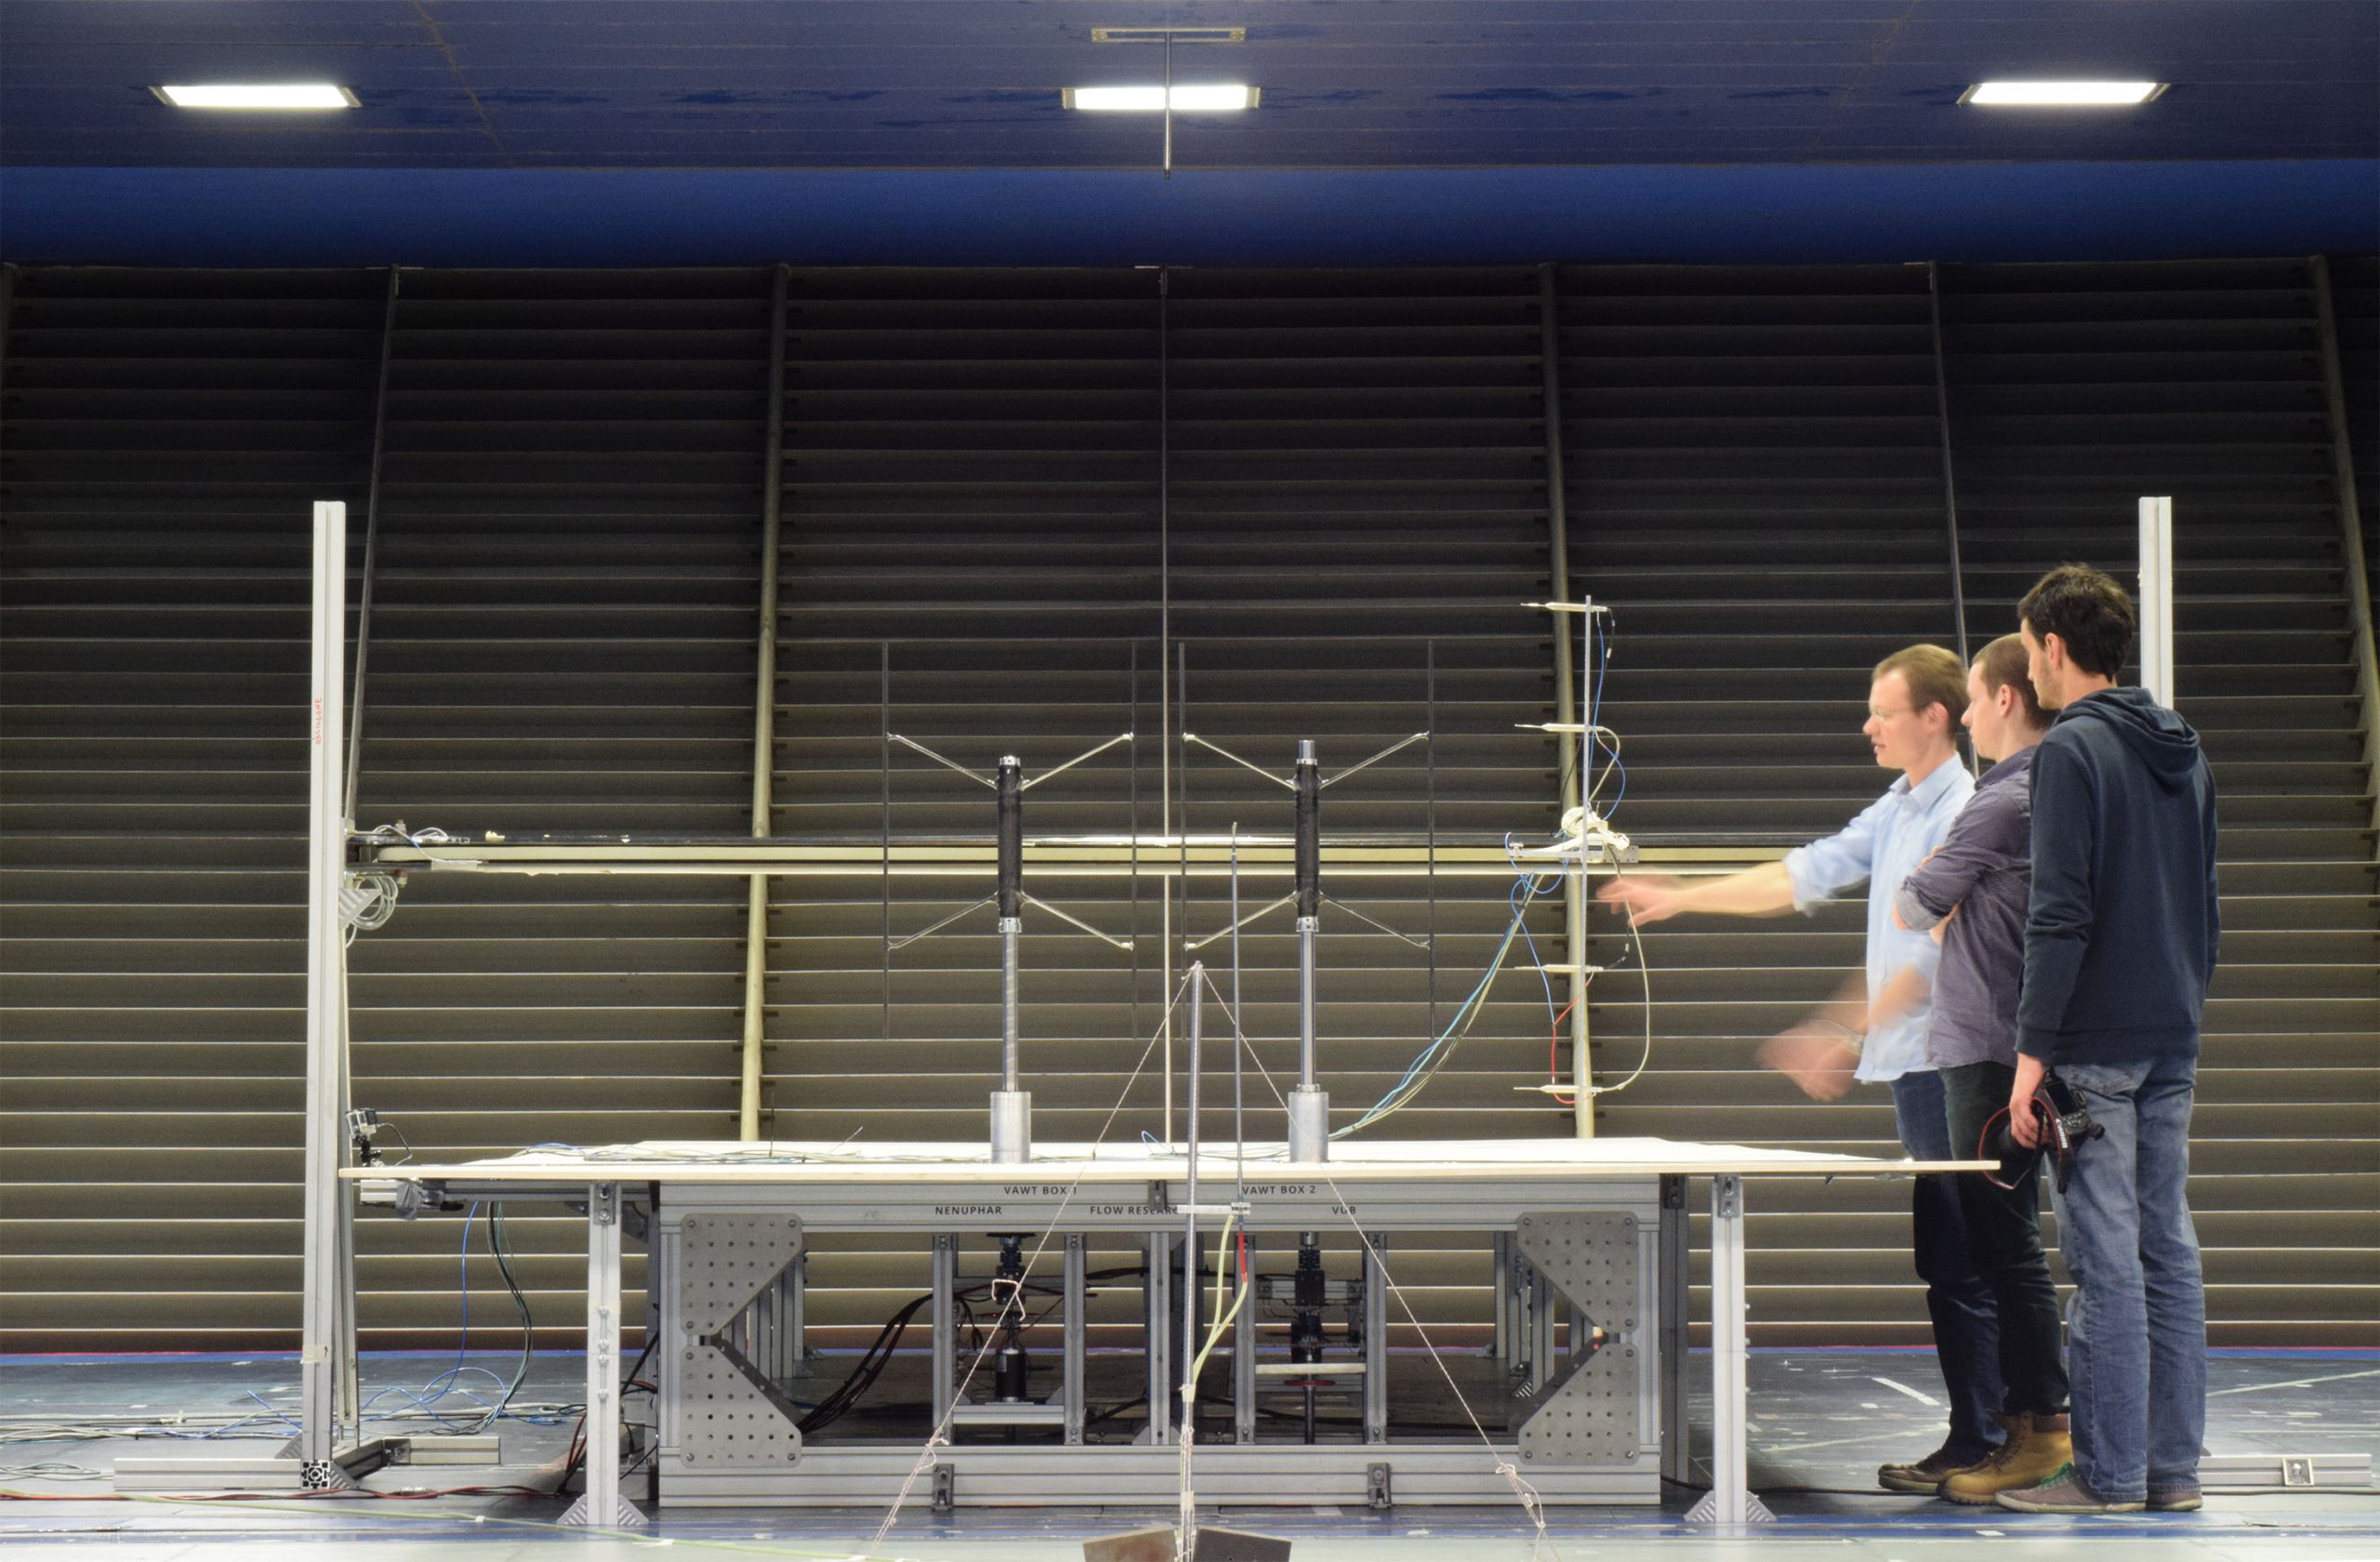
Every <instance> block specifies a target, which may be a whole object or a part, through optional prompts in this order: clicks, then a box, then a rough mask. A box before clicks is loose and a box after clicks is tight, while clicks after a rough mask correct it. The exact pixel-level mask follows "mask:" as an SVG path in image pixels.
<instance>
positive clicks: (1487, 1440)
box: [1184, 979, 1562, 1562]
mask: <svg viewBox="0 0 2380 1562" xmlns="http://www.w3.org/2000/svg"><path fill="white" fill-rule="evenodd" d="M1207 986H1208V987H1209V988H1210V989H1213V988H1214V982H1213V981H1212V979H1210V980H1209V981H1208V983H1207ZM1215 1001H1216V1003H1218V1004H1219V1005H1222V1007H1223V1013H1224V1014H1225V1015H1226V1016H1227V1017H1228V1018H1229V1019H1230V1020H1231V1022H1232V1030H1233V1033H1234V1034H1235V1035H1236V1034H1237V1033H1238V1030H1239V1016H1238V1015H1236V1014H1234V1013H1231V1006H1230V1004H1229V1003H1227V1002H1225V1001H1224V999H1223V993H1222V992H1221V991H1220V990H1217V991H1215ZM1248 1056H1249V1060H1250V1062H1252V1063H1254V1064H1255V1065H1256V1072H1257V1073H1258V1075H1259V1076H1261V1077H1262V1078H1263V1080H1264V1086H1265V1088H1266V1089H1267V1090H1270V1091H1271V1092H1273V1099H1274V1100H1276V1101H1277V1102H1279V1103H1280V1104H1281V1109H1282V1110H1283V1111H1287V1110H1289V1100H1288V1098H1287V1097H1286V1096H1284V1095H1282V1093H1281V1087H1280V1086H1279V1085H1278V1084H1277V1083H1276V1082H1275V1081H1274V1079H1273V1071H1272V1070H1271V1069H1269V1068H1267V1067H1265V1066H1264V1060H1263V1058H1261V1057H1259V1056H1257V1055H1256V1049H1255V1048H1253V1047H1250V1049H1249V1050H1248ZM1328 1164H1329V1163H1328V1162H1322V1163H1319V1164H1318V1166H1317V1171H1316V1175H1318V1176H1320V1177H1321V1179H1322V1181H1323V1184H1324V1185H1326V1186H1327V1187H1329V1189H1330V1198H1331V1202H1332V1203H1333V1204H1335V1205H1336V1206H1337V1207H1338V1210H1339V1212H1340V1213H1341V1214H1342V1215H1344V1216H1345V1217H1346V1220H1347V1224H1349V1225H1350V1226H1352V1227H1353V1228H1354V1229H1355V1236H1356V1238H1357V1239H1358V1240H1360V1241H1361V1242H1362V1243H1363V1244H1364V1249H1365V1251H1367V1252H1369V1253H1370V1254H1371V1258H1372V1263H1373V1264H1374V1266H1375V1267H1377V1268H1378V1269H1379V1270H1380V1277H1381V1283H1382V1284H1383V1285H1385V1286H1387V1287H1388V1293H1389V1294H1390V1295H1391V1296H1393V1297H1395V1298H1396V1304H1397V1305H1398V1306H1399V1307H1401V1308H1403V1309H1404V1311H1405V1317H1406V1320H1407V1321H1408V1322H1409V1323H1411V1324H1412V1325H1413V1332H1414V1333H1415V1334H1416V1335H1418V1336H1419V1337H1420V1338H1421V1345H1422V1348H1423V1349H1425V1350H1427V1351H1428V1352H1429V1353H1430V1360H1431V1362H1432V1363H1433V1364H1435V1366H1436V1368H1437V1369H1438V1372H1439V1375H1440V1376H1442V1377H1444V1378H1445V1379H1446V1380H1447V1387H1448V1389H1449V1390H1450V1391H1452V1393H1453V1395H1454V1402H1455V1403H1456V1404H1457V1405H1459V1406H1461V1408H1462V1418H1463V1420H1465V1421H1467V1422H1469V1423H1471V1429H1472V1431H1474V1432H1475V1433H1477V1434H1478V1436H1479V1441H1480V1443H1481V1445H1482V1446H1484V1447H1485V1448H1486V1449H1488V1456H1489V1457H1490V1458H1491V1459H1493V1460H1494V1461H1495V1462H1496V1474H1497V1475H1498V1476H1501V1477H1502V1478H1503V1480H1504V1482H1505V1484H1507V1485H1509V1486H1510V1487H1511V1488H1512V1489H1513V1497H1514V1501H1515V1502H1519V1503H1520V1505H1521V1511H1522V1512H1523V1513H1525V1514H1527V1516H1528V1520H1529V1523H1530V1524H1531V1525H1533V1526H1534V1527H1535V1530H1536V1532H1535V1534H1534V1536H1533V1537H1532V1539H1531V1541H1530V1542H1529V1555H1530V1557H1531V1558H1532V1562H1534V1559H1535V1558H1536V1557H1538V1556H1540V1555H1544V1556H1550V1557H1552V1558H1553V1562H1562V1553H1561V1552H1560V1551H1559V1550H1558V1549H1556V1548H1555V1546H1554V1539H1553V1537H1552V1536H1551V1535H1549V1534H1548V1533H1547V1532H1546V1529H1545V1502H1544V1499H1543V1498H1541V1497H1540V1496H1539V1495H1538V1491H1537V1488H1535V1487H1533V1486H1531V1485H1530V1484H1529V1483H1528V1482H1527V1480H1526V1479H1524V1478H1523V1477H1522V1476H1521V1473H1520V1470H1519V1469H1518V1467H1516V1466H1515V1465H1514V1463H1513V1462H1512V1461H1511V1460H1509V1459H1506V1458H1505V1457H1504V1455H1503V1452H1502V1450H1501V1449H1498V1448H1497V1447H1496V1439H1494V1438H1493V1437H1490V1436H1488V1429H1487V1427H1485V1426H1483V1425H1482V1424H1480V1421H1479V1416H1478V1413H1477V1412H1476V1411H1474V1410H1473V1409H1472V1408H1471V1401H1470V1400H1469V1399H1468V1398H1466V1397H1464V1395H1463V1392H1462V1385H1461V1383H1457V1382H1456V1381H1455V1376H1454V1372H1453V1370H1451V1369H1449V1368H1448V1366H1447V1363H1446V1357H1444V1356H1443V1355H1442V1354H1441V1353H1440V1352H1439V1350H1438V1347H1437V1344H1436V1343H1435V1341H1433V1340H1432V1339H1431V1338H1430V1331H1429V1330H1427V1329H1426V1328H1424V1327H1423V1326H1422V1323H1421V1315H1420V1314H1418V1313H1416V1312H1415V1311H1414V1310H1413V1304H1412V1302H1411V1300H1410V1299H1408V1297H1407V1296H1406V1294H1405V1291H1404V1288H1403V1287H1401V1286H1399V1285H1398V1284H1397V1283H1396V1277H1395V1276H1393V1275H1391V1274H1390V1273H1389V1272H1388V1261H1387V1259H1386V1258H1384V1257H1383V1256H1382V1253H1381V1250H1380V1249H1379V1248H1378V1247H1377V1246H1375V1245H1374V1243H1373V1241H1372V1237H1371V1233H1370V1232H1369V1231H1366V1230H1365V1229H1364V1226H1363V1223H1362V1222H1361V1221H1359V1220H1357V1219H1356V1218H1355V1206H1354V1205H1353V1204H1351V1203H1349V1202H1348V1200H1347V1196H1346V1195H1345V1194H1344V1193H1342V1192H1341V1191H1340V1189H1339V1184H1338V1183H1337V1181H1336V1180H1335V1179H1333V1178H1332V1177H1331V1175H1330V1173H1329V1171H1327V1170H1323V1169H1321V1168H1323V1167H1327V1166H1328ZM1382 1348H1383V1349H1385V1346H1383V1347H1382ZM1187 1475H1188V1472H1187V1465H1186V1463H1185V1465H1184V1478H1185V1479H1186V1478H1187ZM1185 1501H1186V1497H1185Z"/></svg>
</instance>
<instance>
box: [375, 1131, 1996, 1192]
mask: <svg viewBox="0 0 2380 1562" xmlns="http://www.w3.org/2000/svg"><path fill="white" fill-rule="evenodd" d="M1237 1151H1238V1146H1237V1145H1233V1144H1232V1143H1230V1142H1229V1141H1224V1142H1222V1143H1219V1144H1215V1143H1210V1144H1204V1145H1200V1146H1199V1149H1198V1175H1199V1177H1200V1178H1201V1179H1202V1180H1203V1179H1215V1180H1220V1181H1229V1180H1231V1179H1234V1178H1236V1176H1237V1175H1238V1174H1239V1172H1240V1170H1241V1167H1242V1164H1243V1162H1242V1158H1241V1157H1240V1156H1239V1155H1238V1153H1237ZM1244 1164H1245V1169H1246V1171H1247V1173H1248V1174H1249V1175H1250V1176H1252V1177H1262V1178H1263V1179H1264V1180H1266V1181H1268V1182H1269V1181H1278V1180H1280V1179H1281V1178H1284V1177H1290V1178H1297V1179H1302V1180H1308V1181H1329V1182H1331V1183H1341V1184H1343V1183H1387V1182H1410V1181H1412V1180H1413V1179H1414V1178H1415V1177H1417V1176H1421V1177H1428V1178H1434V1179H1441V1178H1442V1179H1461V1180H1481V1181H1492V1180H1506V1179H1511V1178H1514V1177H1534V1178H1552V1179H1555V1180H1564V1181H1568V1180H1577V1181H1593V1180H1596V1179H1599V1178H1615V1177H1646V1176H1681V1175H1682V1176H1696V1177H1712V1176H1741V1177H1905V1176H1910V1175H1911V1174H1913V1173H1916V1172H1921V1171H1985V1170H1988V1169H1990V1166H1991V1165H1992V1164H1993V1163H1991V1162H1989V1161H1979V1160H1927V1161H1920V1160H1911V1159H1907V1158H1901V1159H1884V1158H1874V1157H1869V1156H1850V1155H1833V1154H1829V1153H1825V1152H1822V1151H1815V1150H1773V1149H1756V1148H1752V1147H1749V1146H1746V1145H1698V1144H1691V1143H1686V1142H1682V1141H1677V1140H1671V1139H1408V1140H1375V1141H1370V1142H1348V1143H1342V1144H1335V1145H1331V1147H1330V1158H1329V1161H1328V1162H1326V1163H1323V1164H1319V1165H1317V1164H1315V1163H1313V1162H1295V1161H1291V1160H1290V1159H1289V1149H1288V1146H1287V1145H1283V1144H1281V1143H1280V1142H1278V1141H1270V1142H1263V1143H1259V1142H1255V1141H1251V1142H1250V1144H1249V1145H1247V1150H1246V1156H1245V1158H1244ZM1187 1171H1188V1165H1187V1157H1186V1156H1185V1155H1184V1154H1183V1152H1182V1151H1181V1150H1180V1149H1178V1148H1176V1149H1174V1150H1172V1151H1170V1152H1168V1151H1167V1150H1165V1149H1163V1148H1160V1147H1158V1146H1156V1145H1149V1144H1145V1143H1132V1144H1114V1145H1097V1146H1093V1145H1080V1144H1044V1145H1037V1146H1036V1147H1035V1151H1034V1158H1033V1159H1031V1160H1030V1161H1026V1162H1023V1163H1015V1162H996V1161H993V1160H991V1159H990V1158H989V1150H988V1147H987V1146H986V1145H984V1144H983V1143H981V1142H980V1141H978V1142H973V1143H968V1142H959V1143H928V1142H890V1141H888V1142H884V1143H879V1144H872V1145H871V1144H866V1143H863V1142H862V1141H860V1140H858V1139H850V1140H846V1141H843V1142H842V1143H840V1144H833V1143H826V1142H794V1141H786V1140H777V1141H758V1142H753V1143H748V1144H746V1143H738V1142H736V1141H734V1140H648V1141H645V1142H643V1143H641V1144H634V1145H540V1146H538V1147H536V1148H535V1149H529V1150H523V1151H522V1152H520V1153H519V1154H517V1155H511V1156H499V1157H493V1158H488V1159H484V1160H466V1161H448V1162H414V1161H406V1162H403V1163H401V1164H397V1165H388V1164H383V1165H378V1166H351V1167H346V1168H343V1169H342V1170H341V1171H340V1172H339V1175H340V1176H342V1177H344V1178H347V1179H349V1180H350V1181H357V1182H392V1181H403V1182H424V1181H428V1182H458V1183H486V1182H500V1183H520V1184H563V1183H574V1184H586V1183H611V1182H620V1183H641V1182H667V1183H676V1184H681V1185H683V1184H701V1185H735V1184H803V1183H812V1184H823V1183H836V1184H846V1185H848V1184H853V1183H866V1184H871V1185H878V1184H880V1185H898V1184H903V1183H944V1184H949V1183H961V1184H984V1185H1023V1184H1042V1185H1065V1184H1068V1183H1072V1182H1075V1181H1077V1180H1078V1179H1081V1178H1096V1179H1097V1180H1099V1181H1101V1182H1144V1181H1148V1182H1157V1181H1162V1182H1178V1181H1180V1180H1182V1179H1183V1177H1184V1176H1185V1175H1186V1174H1187Z"/></svg>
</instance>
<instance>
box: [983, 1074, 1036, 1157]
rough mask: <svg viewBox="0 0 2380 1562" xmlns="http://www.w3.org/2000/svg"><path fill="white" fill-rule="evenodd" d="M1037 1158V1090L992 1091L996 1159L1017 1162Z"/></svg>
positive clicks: (993, 1147) (993, 1144) (993, 1150)
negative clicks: (1034, 1103) (1035, 1100)
mask: <svg viewBox="0 0 2380 1562" xmlns="http://www.w3.org/2000/svg"><path fill="white" fill-rule="evenodd" d="M1032 1158H1033V1092H1031V1091H994V1092H992V1159H993V1160H995V1161H997V1162H999V1163H1000V1164H1003V1165H1014V1164H1017V1163H1019V1162H1023V1161H1027V1160H1031V1159H1032Z"/></svg>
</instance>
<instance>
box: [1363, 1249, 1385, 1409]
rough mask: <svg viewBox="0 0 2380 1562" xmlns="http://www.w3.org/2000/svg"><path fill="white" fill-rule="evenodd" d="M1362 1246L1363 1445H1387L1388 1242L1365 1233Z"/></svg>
mask: <svg viewBox="0 0 2380 1562" xmlns="http://www.w3.org/2000/svg"><path fill="white" fill-rule="evenodd" d="M1362 1240H1363V1244H1364V1270H1363V1274H1364V1441H1365V1442H1367V1443H1384V1442H1386V1441H1388V1264H1387V1263H1386V1261H1385V1260H1384V1259H1383V1258H1382V1254H1384V1253H1386V1252H1387V1251H1388V1238H1387V1236H1386V1235H1385V1234H1384V1233H1382V1232H1377V1231H1374V1232H1367V1233H1365V1234H1364V1236H1363V1238H1362Z"/></svg>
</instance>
